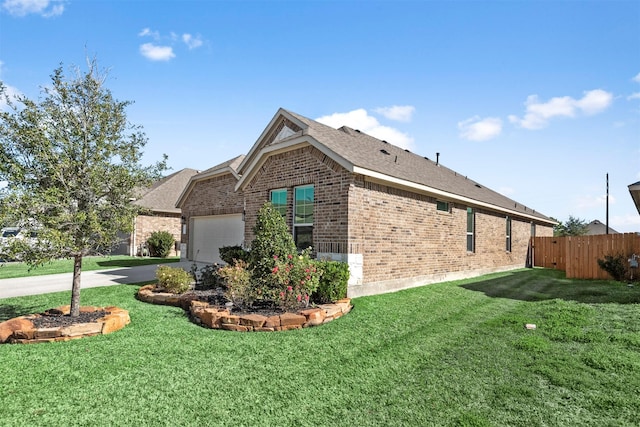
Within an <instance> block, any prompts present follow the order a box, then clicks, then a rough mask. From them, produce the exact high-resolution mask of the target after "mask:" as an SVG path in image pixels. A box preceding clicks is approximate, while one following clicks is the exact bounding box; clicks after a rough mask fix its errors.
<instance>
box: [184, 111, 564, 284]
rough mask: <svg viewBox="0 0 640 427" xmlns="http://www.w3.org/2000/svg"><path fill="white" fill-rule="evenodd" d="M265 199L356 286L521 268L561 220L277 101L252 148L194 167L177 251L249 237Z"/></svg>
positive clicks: (302, 241)
mask: <svg viewBox="0 0 640 427" xmlns="http://www.w3.org/2000/svg"><path fill="white" fill-rule="evenodd" d="M505 180H508V177H505ZM266 201H271V202H272V203H273V205H274V206H275V208H276V209H277V210H279V211H280V212H281V213H282V215H283V216H284V218H285V220H286V222H287V224H288V225H289V227H290V230H291V233H292V235H293V238H294V240H295V242H296V244H297V246H298V248H306V247H308V246H311V247H312V248H313V250H314V252H315V254H316V255H317V257H318V258H329V259H336V260H341V261H344V262H347V263H348V264H349V268H350V273H351V275H350V280H349V288H348V294H349V295H350V296H361V295H370V294H377V293H381V292H388V291H393V290H398V289H402V288H407V287H412V286H419V285H424V284H427V283H433V282H437V281H443V280H451V279H459V278H464V277H472V276H476V275H479V274H485V273H488V272H496V271H504V270H509V269H514V268H519V267H523V266H524V265H525V261H526V258H527V251H528V246H529V240H530V237H531V236H533V235H538V236H552V235H553V225H554V224H555V221H553V220H552V219H550V218H548V217H547V216H545V215H543V214H541V213H540V212H537V211H535V210H534V209H531V208H529V207H526V206H524V205H522V204H521V203H518V202H516V201H514V200H512V199H510V198H508V197H506V196H503V195H502V194H499V193H497V192H495V191H493V190H491V189H489V188H487V187H485V186H483V185H481V184H480V183H478V182H476V181H473V180H472V179H469V178H467V177H466V176H465V175H463V174H460V173H457V172H455V171H453V170H451V169H448V168H446V167H445V166H443V165H442V164H440V163H439V162H438V161H433V160H430V159H428V158H425V157H422V156H420V155H417V154H413V153H411V152H409V151H408V150H405V149H402V148H400V147H397V146H395V145H393V144H390V143H388V142H386V141H381V140H379V139H376V138H374V137H371V136H369V135H366V134H364V133H362V132H360V131H359V130H356V129H352V128H349V127H346V126H344V127H341V128H340V129H334V128H331V127H329V126H326V125H323V124H321V123H318V122H316V121H314V120H310V119H308V118H306V117H303V116H300V115H298V114H295V113H293V112H291V111H287V110H284V109H280V110H278V111H277V112H276V114H275V116H274V117H273V118H272V119H271V121H270V122H269V123H268V125H267V126H266V128H265V129H264V131H263V132H262V133H261V134H260V136H259V137H258V139H257V141H256V142H255V144H254V145H253V147H252V148H251V150H250V151H249V153H248V154H247V155H246V156H239V157H236V158H235V159H232V160H229V161H227V162H225V163H222V164H220V165H217V166H215V167H213V168H211V169H209V170H207V171H205V172H202V173H200V174H197V175H194V176H192V177H191V179H190V182H189V184H188V185H187V187H186V188H185V191H184V192H183V193H182V195H181V196H180V197H179V199H178V202H177V206H178V207H179V208H180V209H181V210H182V215H183V216H184V218H185V227H184V228H183V230H182V231H183V233H182V242H183V248H184V252H183V253H182V256H183V257H185V258H188V259H190V260H198V261H206V262H214V261H219V258H218V249H219V247H221V246H224V245H229V244H244V245H245V246H246V247H249V246H250V244H251V241H252V240H253V237H254V236H253V226H254V224H255V222H256V217H257V212H258V209H259V208H260V207H261V206H262V205H263V204H264V203H265V202H266Z"/></svg>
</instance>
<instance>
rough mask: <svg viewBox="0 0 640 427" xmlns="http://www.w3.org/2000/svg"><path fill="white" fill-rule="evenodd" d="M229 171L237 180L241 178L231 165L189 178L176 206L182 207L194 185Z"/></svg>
mask: <svg viewBox="0 0 640 427" xmlns="http://www.w3.org/2000/svg"><path fill="white" fill-rule="evenodd" d="M228 173H230V174H231V175H233V176H234V177H235V179H236V180H239V179H240V175H238V173H237V172H236V171H235V170H233V169H232V168H230V167H229V166H227V167H224V168H221V169H216V170H212V171H209V172H206V173H199V174H197V175H194V176H192V177H191V178H190V179H189V183H188V184H187V186H186V187H185V188H184V190H182V193H180V197H178V200H177V201H176V208H181V207H182V203H184V200H185V199H186V198H187V196H189V193H191V190H193V187H194V186H195V185H196V183H197V182H200V181H204V180H207V179H210V178H213V177H216V176H220V175H225V174H228Z"/></svg>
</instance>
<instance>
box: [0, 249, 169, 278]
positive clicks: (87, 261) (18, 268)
mask: <svg viewBox="0 0 640 427" xmlns="http://www.w3.org/2000/svg"><path fill="white" fill-rule="evenodd" d="M178 261H180V258H179V257H171V258H151V257H146V258H144V257H143V258H140V257H131V256H126V255H114V256H90V257H85V258H83V259H82V271H93V270H106V269H109V268H117V267H136V266H139V265H150V264H161V263H167V262H178ZM72 272H73V260H72V259H58V260H53V261H51V262H49V263H46V264H44V265H41V266H39V267H36V268H30V267H29V266H28V265H27V264H25V263H23V262H8V263H0V279H13V278H16V277H32V276H43V275H45V274H59V273H72Z"/></svg>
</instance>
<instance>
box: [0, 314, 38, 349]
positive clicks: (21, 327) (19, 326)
mask: <svg viewBox="0 0 640 427" xmlns="http://www.w3.org/2000/svg"><path fill="white" fill-rule="evenodd" d="M33 329H34V326H33V322H31V321H30V320H29V319H26V318H24V317H16V318H14V319H9V320H7V321H6V322H2V323H0V343H3V342H6V341H7V340H8V339H9V338H10V337H11V335H13V333H14V332H15V331H29V330H33Z"/></svg>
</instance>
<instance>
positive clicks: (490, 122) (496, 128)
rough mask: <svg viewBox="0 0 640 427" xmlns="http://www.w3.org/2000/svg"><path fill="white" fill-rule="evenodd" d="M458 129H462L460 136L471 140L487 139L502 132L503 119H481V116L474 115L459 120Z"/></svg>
mask: <svg viewBox="0 0 640 427" xmlns="http://www.w3.org/2000/svg"><path fill="white" fill-rule="evenodd" d="M458 130H460V138H463V139H468V140H469V141H487V140H489V139H492V138H495V137H497V136H498V135H500V134H501V133H502V120H501V119H500V118H498V117H487V118H484V119H481V118H480V116H474V117H471V118H470V119H467V120H464V121H462V122H458Z"/></svg>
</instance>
